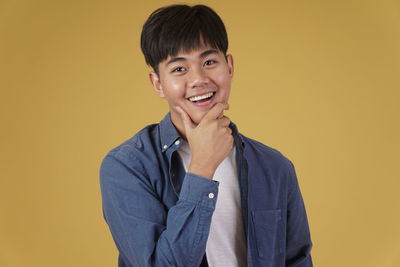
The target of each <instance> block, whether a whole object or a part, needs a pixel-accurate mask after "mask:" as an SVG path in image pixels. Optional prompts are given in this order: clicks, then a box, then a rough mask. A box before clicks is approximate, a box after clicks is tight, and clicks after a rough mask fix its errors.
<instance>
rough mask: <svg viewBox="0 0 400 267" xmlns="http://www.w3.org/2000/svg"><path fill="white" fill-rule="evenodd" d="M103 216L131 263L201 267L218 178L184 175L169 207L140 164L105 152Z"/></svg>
mask: <svg viewBox="0 0 400 267" xmlns="http://www.w3.org/2000/svg"><path fill="white" fill-rule="evenodd" d="M100 185H101V193H102V202H103V213H104V218H105V220H106V222H107V224H108V226H109V228H110V231H111V234H112V236H113V239H114V241H115V243H116V246H117V248H118V250H119V252H120V258H122V259H123V261H124V262H125V264H127V266H196V267H197V266H199V265H200V263H201V260H202V258H203V256H204V253H205V247H206V242H207V238H208V234H209V229H210V224H211V217H212V214H213V212H214V209H215V204H216V200H217V195H218V182H217V181H213V180H209V179H207V178H204V177H201V176H197V175H195V174H192V173H186V176H185V178H184V182H183V184H182V188H181V192H180V195H179V199H178V201H177V202H176V204H175V205H174V206H172V207H171V208H169V210H167V208H166V206H165V205H164V204H163V203H162V202H161V200H160V197H159V196H158V195H157V194H156V192H155V190H154V186H156V185H154V184H151V183H150V179H149V177H147V175H146V173H145V171H144V169H143V168H140V165H138V166H136V167H129V166H127V165H126V164H124V162H122V161H121V160H120V159H118V158H116V157H114V156H112V155H107V156H106V157H105V159H104V160H103V162H102V165H101V168H100Z"/></svg>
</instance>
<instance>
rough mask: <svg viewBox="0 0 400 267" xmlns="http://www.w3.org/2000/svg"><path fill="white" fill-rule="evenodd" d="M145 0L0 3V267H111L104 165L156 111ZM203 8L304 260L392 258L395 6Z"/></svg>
mask: <svg viewBox="0 0 400 267" xmlns="http://www.w3.org/2000/svg"><path fill="white" fill-rule="evenodd" d="M141 3H143V1H122V0H119V1H51V0H42V1H40V0H38V1H23V0H20V1H17V0H16V1H11V0H5V1H4V0H2V1H1V2H0V87H1V95H0V99H1V100H0V101H1V102H0V114H1V126H0V127H1V138H0V145H1V158H0V164H1V180H0V212H1V213H0V266H4V267H17V266H18V267H19V266H29V267H36V266H37V267H43V266H58V267H64V266H66V267H67V266H68V267H70V266H116V262H117V250H116V248H115V246H114V243H113V241H112V238H111V235H110V233H109V230H108V228H107V226H106V224H105V222H104V220H103V218H102V209H101V198H100V188H99V182H98V170H99V166H100V163H101V160H102V159H103V157H104V155H105V154H106V153H107V152H108V151H109V150H110V149H111V148H113V147H115V146H117V145H118V144H120V143H121V142H122V141H124V140H126V139H128V138H130V137H131V136H132V135H134V134H135V133H136V132H137V131H138V130H140V129H141V128H143V127H144V126H145V125H147V124H150V123H154V122H158V121H159V120H160V119H161V118H162V117H163V116H164V115H165V113H166V112H167V105H166V103H165V102H164V101H163V100H161V99H159V98H158V97H157V96H156V94H155V93H154V92H153V91H152V88H151V86H150V83H149V81H148V76H147V75H148V71H149V68H148V67H147V66H146V65H145V62H144V59H143V56H142V54H141V51H140V47H139V38H140V31H141V27H142V25H143V23H144V21H145V20H146V18H147V17H148V15H149V14H150V13H151V12H152V11H153V10H154V9H156V8H158V7H160V6H163V5H166V4H171V3H173V2H170V1H145V3H146V5H144V4H141ZM188 3H194V2H191V1H189V2H188ZM201 3H205V4H209V5H210V6H211V7H213V8H214V9H215V10H216V11H217V12H218V13H219V14H220V16H221V17H222V19H223V20H224V22H225V24H226V26H227V30H228V34H229V38H230V47H229V52H230V53H232V54H233V56H234V59H235V66H236V68H235V77H234V82H233V86H232V94H231V100H230V106H231V109H230V111H229V112H228V116H229V117H230V118H231V119H232V120H233V121H234V122H235V123H236V124H237V125H238V127H239V130H241V132H242V133H244V134H245V135H247V136H249V137H252V138H255V139H257V140H259V141H261V142H263V143H265V144H267V145H269V146H271V147H274V148H277V149H278V150H280V151H281V152H282V153H283V154H284V155H286V156H287V157H289V158H290V159H291V160H292V161H293V162H294V164H295V166H296V170H297V174H298V178H299V181H300V185H301V189H302V193H303V197H304V200H305V202H306V207H307V212H308V217H309V222H310V227H311V234H312V239H313V242H314V248H313V251H312V255H313V259H314V263H315V266H324V267H338V266H340V267H343V266H348V267H354V266H361V267H377V266H384V267H386V266H388V267H391V266H400V227H399V225H400V198H399V195H400V193H399V186H400V182H399V179H400V175H399V170H398V169H399V165H400V163H399V159H400V157H399V149H400V146H399V136H400V131H399V129H400V127H399V121H400V119H399V115H400V108H399V100H400V98H399V97H400V93H399V90H400V1H395V0H375V1H373V0H359V1H356V0H340V1H337V0H336V1H333V0H331V1H320V0H314V1H302V0H273V1H272V0H271V1H267V0H264V1H255V0H248V1H237V2H232V1H202V2H201Z"/></svg>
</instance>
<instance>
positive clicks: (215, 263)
mask: <svg viewBox="0 0 400 267" xmlns="http://www.w3.org/2000/svg"><path fill="white" fill-rule="evenodd" d="M178 153H179V156H180V157H181V159H182V163H183V165H184V167H185V170H186V171H187V170H188V167H189V164H190V160H191V152H190V146H189V144H188V143H187V142H186V141H184V140H183V141H182V145H181V147H180V148H179V149H178ZM213 180H215V181H218V182H219V189H218V199H217V203H216V205H215V211H214V213H213V216H212V220H211V227H210V234H209V236H208V240H207V245H206V254H207V261H208V265H209V266H210V267H219V266H223V267H227V266H229V267H231V266H232V267H235V266H237V267H242V266H247V248H246V241H245V236H244V228H243V220H242V211H241V207H240V192H239V182H238V173H237V166H236V148H235V147H233V148H232V150H231V152H230V153H229V155H228V156H227V157H226V158H225V159H224V160H223V161H222V162H221V164H220V165H219V166H218V168H217V170H216V171H215V173H214V177H213Z"/></svg>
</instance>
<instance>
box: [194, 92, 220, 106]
mask: <svg viewBox="0 0 400 267" xmlns="http://www.w3.org/2000/svg"><path fill="white" fill-rule="evenodd" d="M214 95H215V92H210V93H207V94H204V95H199V96H192V97H189V98H188V99H189V101H190V102H193V103H202V102H206V101H207V100H210V99H211V98H212V97H213V96H214Z"/></svg>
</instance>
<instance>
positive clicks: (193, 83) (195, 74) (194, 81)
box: [188, 68, 209, 88]
mask: <svg viewBox="0 0 400 267" xmlns="http://www.w3.org/2000/svg"><path fill="white" fill-rule="evenodd" d="M188 76H189V87H190V88H195V87H206V86H207V85H208V83H209V79H208V77H207V75H206V73H205V71H204V69H203V68H192V69H191V70H190V72H189V75H188Z"/></svg>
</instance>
